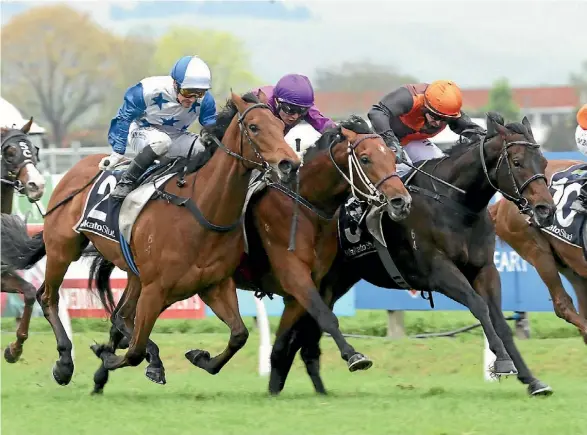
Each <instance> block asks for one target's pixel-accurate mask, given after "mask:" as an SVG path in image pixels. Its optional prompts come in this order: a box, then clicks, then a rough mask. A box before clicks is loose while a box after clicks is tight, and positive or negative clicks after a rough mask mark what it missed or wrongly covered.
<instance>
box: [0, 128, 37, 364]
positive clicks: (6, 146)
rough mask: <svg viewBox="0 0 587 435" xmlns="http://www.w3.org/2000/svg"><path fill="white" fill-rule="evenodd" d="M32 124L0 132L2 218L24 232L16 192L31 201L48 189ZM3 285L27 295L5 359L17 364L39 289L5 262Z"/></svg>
mask: <svg viewBox="0 0 587 435" xmlns="http://www.w3.org/2000/svg"><path fill="white" fill-rule="evenodd" d="M32 124H33V118H31V119H30V120H29V121H28V122H27V123H26V124H25V125H24V126H23V127H22V128H20V129H18V128H2V129H1V131H0V139H1V141H2V150H1V153H2V167H1V171H2V186H1V191H0V196H1V211H2V221H3V222H4V223H5V224H6V225H12V226H14V227H15V228H20V231H25V232H26V226H25V223H24V222H23V221H22V220H21V219H20V217H18V216H10V215H11V214H12V202H13V196H14V192H15V191H16V192H19V193H24V194H25V195H26V196H27V198H28V199H29V201H31V202H34V201H38V200H39V199H40V198H41V197H42V196H43V193H44V191H45V179H44V177H43V176H42V175H41V174H40V173H39V171H38V169H37V167H36V165H37V163H38V160H39V150H38V149H37V148H36V147H35V146H33V145H32V143H31V141H30V140H28V138H27V134H28V132H29V130H30V128H31V125H32ZM2 239H3V240H2V242H3V243H4V244H9V241H8V240H7V239H6V236H5V234H2ZM1 286H2V291H3V292H6V293H22V294H23V296H24V309H23V312H22V317H21V320H20V323H19V324H18V328H17V330H16V341H15V342H13V343H10V344H9V345H8V346H7V347H6V349H5V350H4V359H5V360H6V361H7V362H9V363H15V362H16V361H18V360H19V358H20V356H21V355H22V347H23V345H24V342H25V341H26V339H27V338H28V335H29V323H30V320H31V315H32V313H33V305H34V304H35V295H36V293H37V289H36V288H35V287H34V286H33V285H32V284H31V283H29V282H28V281H26V280H25V279H23V278H22V277H21V276H20V275H18V273H16V270H15V269H14V268H12V267H10V266H9V265H7V264H5V263H4V261H3V262H2V284H1Z"/></svg>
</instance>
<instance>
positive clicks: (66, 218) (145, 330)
mask: <svg viewBox="0 0 587 435" xmlns="http://www.w3.org/2000/svg"><path fill="white" fill-rule="evenodd" d="M227 105H228V106H230V107H231V109H230V110H231V111H232V115H233V116H232V119H231V122H230V124H229V125H228V128H227V129H226V133H225V134H224V137H223V139H222V142H220V141H218V140H217V139H215V138H214V139H215V140H214V141H212V143H211V144H208V146H209V148H208V152H210V153H212V152H213V155H212V157H211V158H209V160H207V162H206V164H205V165H203V167H202V168H201V169H200V170H198V171H197V172H194V173H191V174H188V175H187V176H185V180H184V181H185V187H186V189H185V191H187V192H188V195H190V196H189V198H181V194H182V192H183V190H181V189H182V188H181V187H180V185H181V183H179V182H178V183H168V184H167V185H166V186H165V188H164V189H163V190H164V191H163V192H162V197H163V198H164V199H165V201H163V200H155V201H150V202H148V203H147V205H146V206H145V208H144V210H143V211H142V212H141V214H140V215H139V216H138V218H137V220H136V222H135V224H134V226H133V229H132V236H131V240H130V243H129V244H130V249H131V251H132V254H133V256H134V260H135V264H136V267H137V269H138V272H139V276H135V277H133V279H138V280H140V283H141V288H142V289H141V293H140V297H139V299H138V301H137V307H136V317H135V323H134V324H135V326H134V330H133V337H132V340H131V341H130V345H129V348H128V350H127V352H126V354H125V355H124V356H117V355H114V354H113V353H112V352H109V351H108V350H107V349H102V350H103V352H101V355H100V356H101V358H102V359H103V360H104V361H105V366H106V368H107V369H108V370H115V369H117V368H121V367H126V366H136V365H138V364H140V363H141V362H142V361H143V359H144V357H145V347H146V343H147V340H148V337H149V335H150V333H151V330H152V328H153V326H154V324H155V321H156V320H157V318H158V316H159V314H160V313H161V312H162V311H163V310H164V309H165V308H166V307H168V306H170V305H172V304H173V303H175V302H177V301H179V300H183V299H186V298H189V297H191V296H193V295H194V294H199V295H200V297H201V298H202V300H203V301H204V302H205V303H206V304H207V305H208V306H209V307H210V308H211V309H212V310H213V311H214V312H215V313H216V315H217V316H218V317H219V318H220V319H221V320H222V321H223V322H225V323H226V324H227V325H228V326H229V328H230V339H229V341H228V346H227V348H226V349H225V350H224V351H223V352H222V353H221V354H220V355H218V356H217V357H214V358H212V359H207V360H205V361H204V359H203V358H202V360H201V361H202V364H203V365H204V364H205V365H206V367H207V368H209V369H210V370H219V369H220V368H221V367H222V366H223V365H224V364H226V363H227V362H228V361H229V360H230V358H232V356H233V355H234V354H235V353H236V352H237V351H238V350H239V349H240V348H242V346H243V345H244V344H245V342H246V341H247V338H248V331H247V329H246V327H245V325H244V323H243V321H242V318H241V316H240V314H239V311H238V302H237V297H236V288H235V285H234V281H233V279H232V275H233V273H234V270H235V269H236V267H237V266H238V263H239V260H240V256H241V253H242V252H243V234H242V229H241V225H240V222H241V212H242V208H243V204H244V200H245V194H246V192H247V184H248V179H249V177H250V173H251V170H253V169H257V168H258V169H260V170H262V171H264V172H266V173H267V174H269V172H270V171H271V172H274V173H276V174H277V175H278V177H279V179H280V180H282V181H287V180H288V178H289V177H290V176H291V175H292V174H294V173H295V172H296V171H297V168H298V166H299V164H300V160H299V158H298V156H297V155H296V154H295V152H294V151H293V150H292V149H291V148H290V146H289V145H288V144H287V142H285V139H284V136H283V123H282V122H281V121H280V120H278V119H277V118H276V117H275V116H274V115H273V114H272V112H271V109H270V107H269V106H267V105H265V104H261V103H259V102H258V100H256V101H252V100H251V101H245V100H243V98H241V97H240V96H239V95H236V94H234V93H233V94H232V97H231V100H229V102H228V103H227ZM237 115H238V116H237ZM203 140H205V139H204V138H203ZM212 150H213V151H212ZM102 157H103V156H102V155H95V156H89V157H86V158H84V159H82V160H80V161H79V162H78V163H77V164H76V165H74V166H73V167H72V168H71V169H70V170H69V171H68V172H67V173H66V174H65V175H64V176H63V178H62V179H61V181H60V182H59V184H58V185H57V186H56V187H55V190H54V192H53V195H52V196H51V199H50V201H49V207H50V208H51V209H52V210H53V212H52V213H51V214H48V215H46V219H45V225H44V231H43V232H42V233H41V235H40V236H39V235H37V236H34V237H33V238H32V239H30V240H29V241H28V243H25V244H23V245H21V246H20V249H21V251H22V252H23V255H22V256H18V255H12V257H11V261H12V263H13V264H17V265H20V266H21V267H27V266H30V265H31V264H32V263H31V262H32V261H33V260H34V256H35V255H38V253H39V252H41V251H44V252H46V255H47V266H46V272H45V281H44V283H43V284H42V285H41V288H40V289H39V291H38V293H37V299H38V301H39V303H40V304H41V307H42V308H43V313H44V315H45V318H46V319H47V320H48V321H49V323H50V324H51V326H52V328H53V331H54V333H55V336H56V339H57V350H58V352H59V360H58V361H57V362H56V363H55V365H54V367H53V377H54V378H55V380H56V381H57V383H59V384H60V385H67V384H68V383H69V382H70V380H71V377H72V376H73V371H74V364H73V361H72V359H71V342H70V340H69V338H68V337H67V334H66V333H65V330H64V328H63V325H62V324H61V321H60V320H59V316H58V310H57V309H58V302H59V293H58V291H59V286H60V285H61V283H62V282H63V277H64V275H65V273H66V271H67V269H68V267H69V265H70V264H71V263H72V262H73V261H76V260H77V259H79V258H80V255H81V252H82V249H83V248H85V246H87V244H88V243H89V242H90V241H91V242H92V244H93V245H94V247H95V248H96V249H97V250H98V251H99V252H100V253H101V254H102V255H104V257H105V258H107V259H108V260H109V261H111V262H112V263H113V264H115V265H116V266H117V267H119V268H120V269H122V270H126V271H127V272H129V273H130V275H133V273H132V272H131V268H130V267H129V265H128V264H127V263H126V260H125V257H124V254H123V252H122V250H121V245H119V244H117V243H115V242H113V241H111V240H108V239H106V238H103V237H100V236H97V235H95V234H93V233H85V232H84V233H77V232H76V231H74V230H73V227H74V226H75V225H76V222H78V221H79V219H80V217H81V214H82V212H83V210H84V204H85V202H86V198H87V196H88V193H89V190H90V189H89V186H90V184H91V182H92V180H94V179H96V177H97V176H98V175H99V174H100V171H99V170H98V169H97V166H98V163H99V161H100V159H101V158H102ZM198 157H201V158H206V157H207V156H206V152H205V151H204V152H202V153H198V155H197V156H196V159H197V158H198ZM176 176H177V175H176ZM178 181H179V180H178ZM173 195H175V196H176V198H179V199H180V200H181V201H182V203H183V204H186V206H185V207H178V206H176V205H175V203H174V200H173V199H172V198H173ZM66 198H67V200H66ZM57 204H60V206H59V207H58V208H54V207H55V206H56V205H57ZM48 213H49V212H48ZM11 248H12V250H14V249H15V248H18V247H11ZM135 275H136V274H135Z"/></svg>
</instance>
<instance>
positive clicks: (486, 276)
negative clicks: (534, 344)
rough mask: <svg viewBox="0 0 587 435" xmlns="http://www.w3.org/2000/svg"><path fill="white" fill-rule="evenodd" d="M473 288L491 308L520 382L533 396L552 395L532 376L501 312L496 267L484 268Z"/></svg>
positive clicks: (498, 332)
mask: <svg viewBox="0 0 587 435" xmlns="http://www.w3.org/2000/svg"><path fill="white" fill-rule="evenodd" d="M473 287H474V288H475V290H477V292H478V293H479V294H480V295H481V296H483V298H484V299H485V302H486V303H487V306H488V307H489V317H490V318H491V322H492V323H493V326H494V327H495V332H497V335H499V338H500V339H501V341H502V342H503V344H504V346H505V348H506V350H507V353H508V354H509V355H510V357H511V358H512V361H513V362H514V364H515V366H516V369H517V370H518V380H519V381H520V382H522V383H523V384H524V385H528V393H529V394H530V395H531V396H538V395H550V394H552V389H551V388H550V387H549V386H548V385H547V384H545V383H544V382H541V381H540V380H538V379H536V378H535V377H534V375H532V372H531V371H530V369H529V368H528V366H527V365H526V362H525V361H524V359H523V358H522V355H521V354H520V351H519V350H518V348H517V346H516V343H515V342H514V337H513V334H512V330H511V328H510V327H509V325H508V324H507V321H506V319H505V317H504V315H503V311H502V310H501V280H500V278H499V272H498V271H497V268H496V267H495V265H493V264H489V265H487V266H485V267H484V268H482V269H481V270H480V271H479V274H478V275H477V277H476V278H475V280H474V281H473Z"/></svg>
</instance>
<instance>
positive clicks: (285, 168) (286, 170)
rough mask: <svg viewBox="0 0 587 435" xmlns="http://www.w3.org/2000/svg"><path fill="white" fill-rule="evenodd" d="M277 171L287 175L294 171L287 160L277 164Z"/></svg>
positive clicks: (291, 164) (292, 165)
mask: <svg viewBox="0 0 587 435" xmlns="http://www.w3.org/2000/svg"><path fill="white" fill-rule="evenodd" d="M277 169H279V170H280V171H281V172H282V173H283V174H286V175H289V174H290V173H291V172H292V171H293V170H294V164H293V163H292V162H290V161H289V160H282V161H281V162H279V163H278V164H277Z"/></svg>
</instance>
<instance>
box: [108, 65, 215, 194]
mask: <svg viewBox="0 0 587 435" xmlns="http://www.w3.org/2000/svg"><path fill="white" fill-rule="evenodd" d="M211 82H212V77H211V73H210V68H209V67H208V65H207V64H206V63H205V62H204V61H203V60H202V59H200V58H199V57H197V56H184V57H182V58H181V59H179V60H178V61H177V62H176V63H175V65H174V66H173V68H172V69H171V73H170V75H168V76H155V77H147V78H145V79H143V80H141V81H140V82H139V83H137V84H136V85H134V86H132V87H130V88H129V89H128V90H127V91H126V93H125V95H124V102H123V103H122V106H121V107H120V109H118V113H117V114H116V117H114V118H113V119H112V122H111V123H110V130H109V131H108V142H109V143H110V145H112V150H113V152H112V154H110V156H108V157H104V158H103V159H102V161H100V164H99V167H100V169H102V170H105V169H110V168H112V167H113V166H114V165H116V164H117V163H118V162H120V160H121V159H122V158H123V156H124V153H125V151H126V145H127V142H128V144H130V146H131V147H132V149H133V150H134V151H135V152H136V153H137V155H136V157H135V158H134V160H133V161H132V162H131V164H130V166H129V168H128V169H127V170H126V172H125V173H124V175H123V176H122V179H121V180H120V181H119V182H118V185H117V186H116V188H115V189H114V191H113V192H112V194H111V196H112V197H114V198H117V199H123V198H125V197H126V196H127V195H128V194H129V193H130V192H132V190H133V189H134V187H135V184H136V182H137V180H138V179H139V178H140V177H141V175H143V174H144V172H145V171H146V170H147V168H148V167H149V166H150V165H152V164H153V162H154V161H155V160H156V159H157V158H159V157H162V156H164V155H166V156H168V157H178V156H187V155H188V153H189V150H190V147H191V146H192V144H194V147H193V151H192V154H193V155H195V154H196V153H198V152H200V151H202V150H204V146H203V145H202V144H201V143H200V141H199V139H198V135H197V134H194V133H190V132H188V131H187V129H188V128H189V127H190V125H192V124H193V123H194V121H196V119H197V120H198V121H199V122H200V124H201V125H202V126H208V125H212V124H214V123H215V122H216V103H215V102H214V98H213V97H212V94H211V93H210V92H209V89H210V88H211V86H212V84H211Z"/></svg>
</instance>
